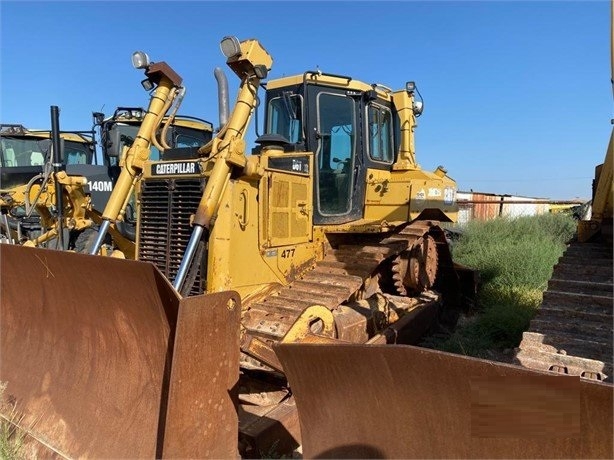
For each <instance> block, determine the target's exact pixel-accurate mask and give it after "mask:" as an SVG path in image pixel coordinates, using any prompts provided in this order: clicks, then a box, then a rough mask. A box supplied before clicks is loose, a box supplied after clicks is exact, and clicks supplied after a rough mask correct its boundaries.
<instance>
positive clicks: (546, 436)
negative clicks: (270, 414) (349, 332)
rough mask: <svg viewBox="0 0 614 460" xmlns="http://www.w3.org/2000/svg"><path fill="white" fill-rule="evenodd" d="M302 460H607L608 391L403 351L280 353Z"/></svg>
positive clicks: (326, 348)
mask: <svg viewBox="0 0 614 460" xmlns="http://www.w3.org/2000/svg"><path fill="white" fill-rule="evenodd" d="M274 348H275V351H276V353H277V354H278V357H279V359H280V361H281V363H282V365H283V368H284V370H285V371H286V375H287V377H288V381H289V383H290V387H291V389H292V392H293V394H294V397H295V399H296V404H297V409H298V413H299V420H300V426H301V434H302V443H303V444H302V447H303V454H304V458H612V456H613V434H612V431H613V430H612V410H613V406H612V402H613V398H612V396H613V389H614V387H613V386H612V385H608V384H603V383H594V382H589V381H586V380H584V379H583V380H582V381H581V380H580V379H579V377H571V376H563V375H556V374H553V373H544V372H539V371H533V370H529V369H524V368H522V367H519V366H513V365H509V364H502V363H496V362H492V361H486V360H481V359H476V358H469V357H464V356H458V355H452V354H450V353H444V352H439V351H434V350H427V349H421V348H417V347H413V346H409V345H381V346H380V345H372V346H369V345H314V344H279V345H276V346H275V347H274Z"/></svg>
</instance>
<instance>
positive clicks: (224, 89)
mask: <svg viewBox="0 0 614 460" xmlns="http://www.w3.org/2000/svg"><path fill="white" fill-rule="evenodd" d="M213 75H215V79H216V80H217V98H218V107H219V109H218V110H219V113H220V127H219V128H218V131H219V130H220V129H222V127H223V126H224V125H225V124H226V123H228V113H229V109H228V107H229V106H230V101H229V96H228V79H227V78H226V74H225V73H224V71H223V70H222V68H221V67H216V68H215V69H214V70H213Z"/></svg>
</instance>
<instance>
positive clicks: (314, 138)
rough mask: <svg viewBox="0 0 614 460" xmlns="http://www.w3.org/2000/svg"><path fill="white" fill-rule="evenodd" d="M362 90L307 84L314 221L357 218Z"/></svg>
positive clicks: (361, 174)
mask: <svg viewBox="0 0 614 460" xmlns="http://www.w3.org/2000/svg"><path fill="white" fill-rule="evenodd" d="M361 94H362V93H358V94H357V93H356V92H355V91H348V90H344V89H339V88H329V87H321V86H315V85H307V104H308V111H307V112H308V118H309V123H308V126H309V127H310V128H311V129H310V130H309V132H308V133H307V137H308V145H309V146H310V149H312V150H313V151H314V154H315V166H316V167H315V172H316V181H315V193H314V202H315V210H314V223H315V224H320V225H326V224H340V223H345V222H351V221H353V220H357V219H360V218H361V217H362V213H363V203H364V182H365V181H364V175H365V171H364V167H363V164H362V161H363V159H362V155H361V149H362V139H361V130H360V126H361V110H360V107H361V98H360V95H361Z"/></svg>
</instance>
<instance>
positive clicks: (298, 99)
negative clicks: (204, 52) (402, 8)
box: [0, 37, 611, 458]
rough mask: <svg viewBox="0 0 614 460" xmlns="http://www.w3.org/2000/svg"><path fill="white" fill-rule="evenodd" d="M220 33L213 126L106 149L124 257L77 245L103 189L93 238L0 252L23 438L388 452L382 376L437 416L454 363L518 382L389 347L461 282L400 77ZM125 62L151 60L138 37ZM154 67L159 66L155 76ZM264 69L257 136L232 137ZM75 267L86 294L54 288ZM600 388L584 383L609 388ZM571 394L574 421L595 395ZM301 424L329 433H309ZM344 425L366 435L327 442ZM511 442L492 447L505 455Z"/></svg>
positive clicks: (461, 375) (447, 216) (52, 445)
mask: <svg viewBox="0 0 614 460" xmlns="http://www.w3.org/2000/svg"><path fill="white" fill-rule="evenodd" d="M221 49H222V52H223V54H224V56H225V57H226V59H227V60H226V62H227V65H228V66H229V67H230V69H231V70H232V71H233V72H234V73H235V74H236V75H237V76H238V78H239V80H240V86H239V90H238V94H237V100H236V103H235V105H234V107H233V110H232V111H231V112H230V113H229V115H228V117H227V120H226V123H225V124H224V126H223V127H221V129H220V130H219V132H218V133H217V134H216V136H215V137H214V138H213V139H212V140H211V141H210V142H208V143H207V144H205V145H204V146H202V147H200V148H198V149H186V150H183V151H177V152H174V153H173V155H170V156H166V155H162V158H161V159H159V160H158V159H151V158H149V150H148V148H147V146H146V145H145V144H144V143H143V142H141V140H140V138H139V137H137V138H136V139H135V141H134V143H133V144H132V147H131V148H130V150H129V151H125V152H124V155H123V158H124V162H125V163H124V164H125V165H126V167H125V168H124V169H123V170H122V173H121V174H120V177H119V179H118V181H117V184H116V188H115V189H114V192H115V190H120V191H121V193H120V194H119V195H121V196H122V197H124V201H125V197H127V196H128V195H129V193H130V191H131V190H133V189H134V191H135V198H136V199H135V204H136V222H137V226H136V249H135V254H136V259H137V261H127V260H116V259H113V258H105V257H97V256H94V254H97V253H98V250H99V247H100V246H101V244H102V242H103V240H104V238H105V237H106V234H107V232H108V231H109V229H111V228H113V226H114V225H116V223H117V221H118V217H119V216H120V214H121V210H122V205H123V201H122V200H121V199H111V200H110V201H109V204H108V206H107V208H106V209H105V212H104V213H103V215H102V223H101V225H100V230H99V233H98V236H97V238H96V240H95V241H94V244H93V246H92V247H91V249H90V255H89V256H88V255H80V254H70V253H58V252H52V251H45V250H38V249H31V248H22V247H6V248H2V253H1V261H0V262H1V264H2V266H1V267H0V269H2V271H3V273H9V276H8V277H7V276H4V275H3V278H2V289H3V296H2V309H1V310H0V314H1V315H2V316H1V318H0V324H1V327H2V335H1V339H0V340H1V342H0V345H1V349H0V351H1V352H2V354H3V360H2V362H0V381H2V382H4V383H6V388H5V392H4V395H3V404H4V407H3V409H2V413H3V414H5V417H6V414H7V413H10V412H8V409H11V410H13V411H14V412H13V413H15V412H16V413H20V414H23V416H22V417H21V418H20V419H19V420H17V421H14V425H17V426H19V428H20V429H21V430H23V431H25V432H26V435H27V436H28V439H30V440H31V441H32V442H31V443H30V445H31V446H32V449H33V450H34V451H38V455H49V454H50V453H54V454H56V455H58V454H59V455H61V456H64V457H69V458H70V457H87V456H94V457H96V456H98V457H100V456H103V457H126V456H128V457H153V456H155V457H156V458H160V457H183V458H186V457H189V458H228V457H236V456H239V455H241V456H244V457H254V456H267V455H274V454H285V453H287V452H288V451H290V450H291V449H292V448H294V447H295V446H296V445H297V444H300V443H301V442H302V443H303V444H304V445H305V446H306V448H307V452H308V453H307V454H306V455H307V456H308V457H309V456H313V455H314V454H317V455H318V456H320V455H321V456H330V457H340V456H347V455H350V456H354V457H355V456H357V454H360V456H367V457H369V458H377V457H380V458H381V457H382V455H384V454H386V455H389V456H396V457H399V456H401V457H402V456H403V455H402V453H403V449H404V448H407V440H406V439H405V438H403V436H402V435H403V433H404V431H403V425H400V426H399V425H398V424H397V421H396V420H395V419H394V418H391V419H388V420H386V417H385V411H386V409H387V408H388V409H390V410H391V408H390V407H389V402H391V403H392V404H397V402H398V401H397V400H395V399H394V397H393V396H394V395H395V394H397V395H404V396H407V395H408V393H409V394H412V393H413V395H412V398H407V399H406V401H411V404H415V407H418V406H419V405H420V401H421V400H422V401H425V402H429V404H433V405H432V406H429V407H432V408H434V409H435V413H433V414H430V416H431V418H425V419H424V421H425V422H424V423H420V420H419V417H422V416H424V417H426V415H429V414H426V415H425V411H416V412H415V413H416V414H422V415H419V417H418V419H414V420H413V421H411V424H412V426H416V427H421V428H422V429H423V430H424V429H431V430H432V429H434V428H435V427H439V431H438V433H440V432H441V430H443V429H444V428H445V426H446V423H442V419H445V417H446V415H447V414H453V415H454V414H457V413H458V411H462V409H463V407H464V406H462V407H461V405H459V404H458V401H465V400H467V397H468V395H469V394H470V391H469V387H468V383H467V382H468V380H467V378H468V377H470V376H471V375H482V376H484V378H485V380H484V381H483V382H482V384H483V387H482V388H484V390H485V391H486V390H489V391H490V392H491V393H492V391H497V390H500V389H501V388H504V386H499V387H496V386H495V387H492V388H491V387H488V377H489V376H491V374H489V372H495V373H497V372H498V375H497V376H495V377H491V378H493V379H494V378H496V377H498V378H502V377H506V376H507V375H508V374H509V376H510V379H512V380H514V379H515V380H514V381H517V380H518V379H520V380H521V381H522V377H523V376H524V377H525V379H528V376H527V375H526V374H530V372H531V371H526V374H522V372H525V371H522V372H521V371H515V370H514V371H507V372H506V368H505V367H503V370H501V369H502V368H501V367H500V366H496V365H493V364H492V363H488V365H483V364H479V365H475V364H473V362H471V363H469V364H467V365H465V366H464V367H462V366H461V367H458V366H457V365H456V362H455V361H454V359H453V358H451V357H450V355H447V354H444V353H437V352H432V351H427V350H419V351H417V352H416V350H417V349H415V348H413V347H410V346H409V345H405V344H411V343H414V342H415V341H416V340H417V339H419V337H420V336H421V335H422V334H423V333H424V332H425V331H427V330H428V329H429V328H431V327H433V325H440V326H445V325H449V324H450V323H453V322H454V319H455V316H456V315H457V314H458V312H459V311H460V309H461V308H462V306H461V304H462V300H463V298H464V296H467V295H470V294H471V293H472V292H473V291H474V289H475V282H474V273H473V272H472V271H470V270H467V269H464V268H463V267H460V266H457V265H455V264H454V262H453V261H452V258H451V255H450V250H449V246H448V243H447V240H446V237H445V233H444V230H443V228H442V226H441V224H440V223H441V222H453V221H454V220H455V219H456V214H457V204H456V184H455V182H454V180H453V179H451V178H450V177H449V176H448V175H447V172H446V170H445V168H443V167H441V166H440V167H438V168H436V169H435V171H432V172H431V171H425V170H424V169H422V168H421V167H420V166H419V165H418V163H417V161H416V154H415V147H414V131H415V128H416V126H417V123H416V121H417V118H418V117H419V116H420V114H421V113H422V110H423V101H422V97H421V96H420V93H419V91H418V89H417V86H416V84H415V83H414V82H408V83H407V84H406V86H405V88H403V89H400V90H396V91H395V90H392V89H390V88H388V87H386V86H384V85H382V84H377V83H374V84H367V83H364V82H361V81H358V80H355V79H354V78H352V77H350V76H345V75H338V74H329V73H324V72H321V71H319V70H315V71H306V72H304V73H302V74H299V75H296V76H289V77H283V78H279V79H275V80H268V81H267V82H266V84H265V83H264V80H265V79H266V78H267V76H268V73H269V72H270V70H271V68H272V63H273V60H272V58H271V56H270V55H269V53H268V52H267V51H266V50H265V49H264V47H263V46H262V45H261V44H260V43H259V42H258V41H257V40H244V41H239V40H238V39H236V38H235V37H225V38H224V39H223V40H222V42H221ZM134 63H135V66H136V67H141V68H146V69H150V70H149V71H151V69H152V66H154V65H155V64H151V63H150V62H149V61H148V59H147V57H146V55H145V54H144V53H136V54H135V61H134ZM158 69H159V67H158ZM162 72H164V71H162ZM163 75H166V74H164V73H163ZM171 77H172V75H171ZM172 83H173V78H168V83H167V82H166V80H165V79H164V78H162V79H161V80H160V81H159V82H158V83H157V84H158V87H157V89H156V92H158V91H168V87H170V84H172ZM262 86H265V87H266V96H265V99H264V101H265V103H264V105H265V108H264V120H265V121H264V134H262V135H260V136H258V138H257V139H256V144H257V146H256V147H255V148H254V149H253V150H252V151H251V154H248V150H247V148H246V143H245V140H244V138H245V134H246V130H247V129H248V126H249V123H250V119H251V117H252V115H253V114H254V112H255V110H256V108H257V105H258V101H259V97H258V91H259V89H260V88H261V87H262ZM150 89H151V88H150ZM153 103H154V102H153V99H152V104H153ZM150 112H154V113H159V112H158V111H157V110H152V109H151V108H150ZM151 118H152V117H150V118H147V117H146V119H145V120H144V121H143V125H145V126H146V125H147V124H148V123H149V120H150V119H151ZM118 193H119V192H118ZM119 195H118V196H119ZM8 267H18V268H19V269H20V271H21V272H25V273H29V274H30V280H31V282H32V283H33V285H34V286H36V289H32V290H30V291H28V292H27V293H26V294H27V295H24V293H23V292H21V290H20V289H19V287H18V284H19V283H14V282H13V283H12V282H11V272H5V271H4V270H5V269H6V268H8ZM74 285H78V286H79V287H80V289H83V290H85V291H86V292H88V294H89V295H88V301H87V302H84V301H82V299H80V298H77V296H74V295H67V294H66V292H67V291H68V290H69V289H70V286H74ZM109 290H112V292H109ZM400 344H403V345H400ZM303 358H304V359H303ZM476 361H477V360H476ZM420 363H421V364H420ZM428 363H430V367H428V366H427V364H428ZM421 365H422V366H423V367H420V366H421ZM438 365H439V366H440V368H441V369H443V371H442V374H441V375H438V374H437V366H438ZM310 366H311V367H310ZM414 366H417V367H414ZM454 366H456V367H454ZM451 367H454V369H456V371H455V372H451V371H450V368H451ZM421 369H422V370H424V371H425V373H424V374H422V371H421ZM493 369H494V371H493ZM514 369H516V368H514ZM446 370H447V371H450V373H449V376H451V377H454V378H456V379H457V380H455V379H454V378H448V377H447V375H448V374H446ZM423 375H428V378H422V376H423ZM410 377H411V378H410ZM342 378H343V379H345V380H344V381H343V383H341V384H339V385H332V386H329V384H333V383H335V382H337V381H340V380H341V379H342ZM405 378H407V380H406V381H405V380H404V379H405ZM438 379H439V381H438ZM314 382H315V386H314V385H311V386H310V385H309V384H311V383H314ZM378 382H381V385H380V384H379V383H378ZM406 382H407V383H410V384H411V385H410V386H406V385H404V383H406ZM531 382H533V381H531ZM565 383H567V382H565ZM565 383H564V384H562V386H563V387H565V390H566V391H567V393H566V394H565V398H571V399H565V398H562V399H560V401H569V400H571V401H573V397H574V395H579V394H580V392H582V391H585V387H581V388H579V387H578V388H577V387H576V386H574V385H571V386H570V385H565ZM493 388H494V390H493ZM604 388H606V393H604V392H603V391H604V390H602V389H601V387H600V388H599V389H597V390H595V389H594V387H593V386H590V387H588V391H593V392H596V394H597V395H598V397H599V398H601V400H600V401H606V402H607V401H608V395H609V397H610V400H609V401H610V403H611V394H609V393H607V388H608V387H604ZM362 390H365V391H362ZM574 392H576V393H574ZM318 394H322V395H324V394H326V397H325V398H324V399H325V400H326V401H324V403H323V400H322V399H319V400H318V399H316V401H317V403H316V404H317V407H313V409H314V411H311V412H310V410H309V407H310V403H309V402H301V401H307V400H308V398H309V397H313V396H317V395H318ZM582 394H584V393H582ZM591 394H592V393H591ZM295 396H296V402H295V399H294V397H295ZM357 396H358V398H356V397H357ZM589 396H590V395H589ZM450 397H451V398H452V401H453V402H454V404H452V403H451V402H450ZM301 398H304V399H301ZM470 399H471V398H470V397H469V400H470ZM589 399H590V398H589ZM595 400H596V399H595V398H593V399H590V401H595ZM341 401H343V404H345V405H344V406H340V405H339V404H340V402H341ZM435 401H440V403H439V405H435V404H434V402H435ZM557 401H558V400H557ZM557 401H555V402H557ZM297 404H299V406H298V412H297ZM401 406H402V405H399V404H397V407H401ZM403 407H406V406H403ZM415 407H414V408H415ZM574 407H575V406H574ZM376 409H377V410H376ZM589 409H590V410H589V412H582V414H583V415H582V417H584V416H585V415H586V414H588V415H594V414H595V413H596V412H592V411H593V410H595V409H594V407H593V406H592V405H591V406H590V407H589ZM582 410H583V411H585V409H582ZM396 412H398V410H397V411H396ZM396 412H395V413H396ZM410 412H411V411H410ZM426 412H429V411H426ZM597 412H598V411H597ZM350 413H351V415H352V417H355V415H356V414H360V415H358V418H360V417H362V420H357V419H355V418H347V419H346V420H345V422H346V424H347V423H348V422H349V424H350V425H352V424H353V425H354V427H355V428H356V429H355V430H345V431H344V433H339V432H336V431H335V429H334V425H331V424H329V423H331V422H335V421H336V422H338V421H339V419H338V418H337V419H335V418H334V417H332V415H340V414H350ZM376 413H377V416H376ZM382 413H383V414H384V416H383V417H382V416H380V415H381V414H382ZM412 413H413V412H412ZM469 413H470V411H467V412H466V413H465V417H464V418H462V419H459V420H461V422H462V423H460V424H461V425H464V426H467V416H468V414H469ZM303 414H305V416H303ZM570 414H571V416H572V417H575V418H573V422H574V424H573V426H572V429H571V430H567V431H565V433H564V434H565V436H567V435H569V433H570V432H571V434H572V435H575V434H576V432H577V433H582V435H583V436H584V432H583V431H581V429H580V428H579V427H578V426H577V423H576V422H578V423H579V420H580V411H579V410H578V411H574V410H570ZM487 415H488V414H487ZM548 415H550V413H547V414H546V416H548ZM299 416H300V426H299ZM554 416H555V417H556V413H555V414H554ZM376 417H377V418H376ZM433 417H438V419H433ZM546 418H547V417H546ZM319 422H322V423H321V427H326V429H327V430H328V435H327V436H326V435H324V436H319V440H320V441H322V442H323V444H319V445H318V446H316V447H314V444H313V441H314V439H315V438H318V436H316V437H315V438H314V436H313V433H315V432H316V431H317V430H316V429H315V428H314V424H315V426H317V425H318V423H319ZM324 422H327V423H326V424H325V423H324ZM310 423H311V424H310ZM408 423H409V422H408ZM610 424H611V421H610ZM365 426H370V429H369V428H368V427H367V428H365ZM455 426H456V425H455ZM308 427H311V428H308ZM429 427H430V428H429ZM365 430H366V431H365ZM318 433H322V431H321V430H320V431H318ZM421 433H422V432H421ZM485 433H487V432H486V431H485ZM342 434H344V435H348V436H346V437H344V436H341V435H342ZM462 434H463V435H467V433H466V432H463V433H462ZM525 434H526V433H525ZM352 436H353V437H352ZM604 436H606V435H603V433H601V432H600V433H598V437H597V438H596V439H597V441H598V444H599V449H601V447H602V445H601V440H602V438H603V437H604ZM361 437H362V438H363V439H364V440H365V441H366V440H368V441H369V443H371V442H374V441H373V439H378V438H379V441H380V443H379V444H378V443H377V442H375V443H374V444H370V445H367V446H358V448H357V449H353V450H352V449H351V448H348V449H346V450H343V449H342V447H343V446H342V445H340V444H339V443H340V442H342V443H343V442H346V441H347V442H348V443H352V442H355V441H356V439H360V438H361ZM478 437H479V436H478ZM486 437H488V435H486ZM452 439H453V440H454V439H456V438H452ZM463 440H464V441H466V442H468V443H469V444H468V445H465V446H463V450H462V452H463V453H466V454H468V455H467V456H471V454H479V455H482V456H488V455H489V454H493V455H494V453H496V452H497V450H496V448H495V449H494V450H493V448H492V446H493V445H494V444H493V443H491V442H489V441H488V440H487V441H485V442H480V443H478V444H479V446H478V447H479V449H477V450H476V449H474V450H472V449H471V441H470V440H469V441H467V440H466V439H465V438H463ZM304 441H307V443H305V442H304ZM331 441H332V442H331ZM327 442H328V444H327ZM523 442H524V441H522V440H521V441H516V442H513V443H508V444H506V449H508V450H503V451H501V450H500V451H499V453H500V454H501V453H502V455H503V456H506V453H507V456H508V457H509V456H510V454H509V453H510V452H512V450H511V449H514V448H517V447H518V446H519V445H522V443H523ZM309 443H312V444H309ZM381 443H384V444H386V445H388V450H385V449H384V448H382V447H381ZM425 444H426V448H427V449H428V447H429V446H431V447H433V451H432V452H434V454H433V455H435V456H440V455H437V453H442V452H443V453H447V454H449V452H450V449H452V448H453V446H454V441H453V442H450V443H447V442H441V441H440V439H439V438H428V439H427V440H426V441H425V442H422V443H416V446H418V447H419V448H420V450H414V451H411V452H414V453H415V452H418V454H414V455H419V454H422V456H424V453H425V452H427V451H426V450H424V448H425ZM568 444H569V443H568V442H567V441H565V443H564V447H567V446H568ZM438 445H439V446H441V447H443V448H445V449H448V450H437V446H438ZM535 445H536V444H533V445H531V449H529V450H526V452H528V455H530V454H535V453H536V452H539V450H535V449H536V448H535ZM547 445H548V447H550V446H552V445H554V443H548V444H547ZM322 446H324V447H322ZM345 447H348V446H345ZM349 447H351V446H349ZM606 450H607V449H606ZM594 452H598V453H599V452H601V450H592V451H591V450H589V453H594ZM410 456H411V455H410ZM444 456H445V455H444Z"/></svg>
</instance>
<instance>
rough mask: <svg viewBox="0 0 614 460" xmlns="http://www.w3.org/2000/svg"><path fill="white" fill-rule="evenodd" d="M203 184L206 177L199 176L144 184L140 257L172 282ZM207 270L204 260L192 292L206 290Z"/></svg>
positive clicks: (141, 209)
mask: <svg viewBox="0 0 614 460" xmlns="http://www.w3.org/2000/svg"><path fill="white" fill-rule="evenodd" d="M203 187H204V181H201V180H199V179H179V180H178V179H164V180H148V181H144V182H142V184H141V204H140V214H139V247H138V258H139V260H143V261H147V262H152V263H153V264H154V265H155V266H156V267H158V268H159V269H160V271H162V273H164V275H165V276H166V277H167V278H168V279H169V280H170V281H171V282H172V281H173V280H174V279H175V275H176V274H177V270H178V269H179V265H180V264H181V259H182V257H183V254H184V252H185V249H186V247H187V245H188V241H189V240H190V235H191V234H192V227H191V226H190V216H191V215H192V214H194V213H195V212H196V208H197V207H198V203H199V201H200V198H201V196H202V193H203ZM205 258H206V257H205ZM204 272H205V270H204V269H203V267H202V263H201V267H199V270H198V275H197V277H196V280H195V282H194V286H192V288H191V290H190V294H191V295H196V294H202V293H203V289H202V286H203V285H204V283H203V277H202V273H204Z"/></svg>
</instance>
